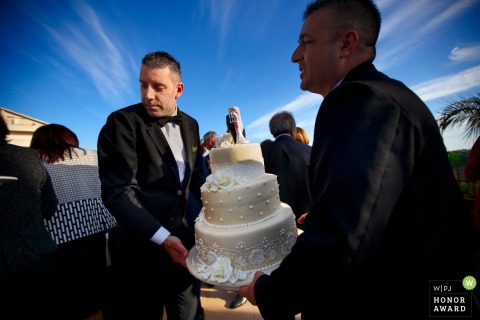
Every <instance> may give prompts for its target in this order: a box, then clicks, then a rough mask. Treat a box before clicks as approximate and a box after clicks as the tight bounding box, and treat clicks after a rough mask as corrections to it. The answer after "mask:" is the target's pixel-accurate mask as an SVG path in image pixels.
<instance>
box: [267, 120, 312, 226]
mask: <svg viewBox="0 0 480 320" xmlns="http://www.w3.org/2000/svg"><path fill="white" fill-rule="evenodd" d="M269 127H270V133H271V134H272V136H273V137H274V138H275V141H273V142H271V143H268V144H266V145H264V147H263V148H262V155H263V159H264V162H265V172H267V173H271V174H275V175H276V176H277V180H278V184H279V189H280V200H281V201H282V202H285V203H286V204H288V205H289V206H290V207H291V208H292V210H293V213H294V214H295V220H298V218H300V216H301V215H302V214H304V213H306V212H308V210H310V207H311V205H312V198H311V195H310V186H309V171H308V166H309V164H310V154H311V152H312V147H311V146H309V145H308V144H302V143H299V142H298V141H296V140H295V136H296V133H297V130H296V128H297V126H296V122H295V118H294V117H293V114H292V113H291V112H288V111H280V112H277V113H276V114H274V115H273V116H272V118H271V119H270V122H269ZM297 227H298V228H299V229H303V225H302V224H300V223H298V221H297Z"/></svg>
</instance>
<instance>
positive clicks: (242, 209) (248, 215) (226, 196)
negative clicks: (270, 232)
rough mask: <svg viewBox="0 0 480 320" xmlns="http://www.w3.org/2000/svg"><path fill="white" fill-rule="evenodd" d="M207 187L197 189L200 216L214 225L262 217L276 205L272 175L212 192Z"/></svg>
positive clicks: (276, 196)
mask: <svg viewBox="0 0 480 320" xmlns="http://www.w3.org/2000/svg"><path fill="white" fill-rule="evenodd" d="M207 186H208V183H207V184H205V185H204V186H202V188H201V193H202V195H201V197H202V203H203V211H204V219H205V221H206V222H207V223H209V224H212V225H215V227H217V228H223V227H231V226H232V225H241V226H246V225H249V224H251V223H252V222H258V221H261V220H265V219H268V216H269V215H271V214H274V213H275V212H277V211H278V210H279V208H280V203H281V202H280V196H279V189H278V182H277V176H276V175H273V174H265V175H264V176H263V177H262V178H260V179H257V180H255V181H253V182H250V183H246V184H237V185H233V186H232V187H231V188H229V189H221V188H220V189H217V190H215V191H212V188H208V187H207Z"/></svg>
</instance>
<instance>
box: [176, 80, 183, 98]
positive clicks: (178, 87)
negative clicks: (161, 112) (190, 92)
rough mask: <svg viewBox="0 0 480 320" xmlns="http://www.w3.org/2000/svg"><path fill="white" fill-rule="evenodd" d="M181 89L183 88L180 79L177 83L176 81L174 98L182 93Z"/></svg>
mask: <svg viewBox="0 0 480 320" xmlns="http://www.w3.org/2000/svg"><path fill="white" fill-rule="evenodd" d="M183 89H184V85H183V82H181V81H180V82H179V83H177V92H176V93H175V99H178V98H180V96H181V95H182V93H183Z"/></svg>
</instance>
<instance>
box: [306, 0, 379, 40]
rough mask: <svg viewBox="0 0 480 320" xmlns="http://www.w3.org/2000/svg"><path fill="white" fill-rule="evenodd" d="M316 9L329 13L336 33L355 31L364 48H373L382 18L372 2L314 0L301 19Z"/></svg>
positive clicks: (364, 0) (358, 0) (362, 0)
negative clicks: (326, 10) (325, 10)
mask: <svg viewBox="0 0 480 320" xmlns="http://www.w3.org/2000/svg"><path fill="white" fill-rule="evenodd" d="M318 9H328V10H330V11H331V15H332V16H333V17H332V21H333V23H334V25H333V28H334V29H335V30H337V32H339V33H342V32H344V31H346V30H348V29H355V30H357V32H358V35H359V37H360V42H361V43H362V44H363V45H364V46H366V47H373V48H375V45H376V43H377V40H378V35H379V34H380V26H381V23H382V18H381V14H380V10H379V9H378V7H377V5H376V4H375V3H374V2H373V1H372V0H316V1H313V2H311V3H309V4H308V5H307V8H306V9H305V12H304V13H303V19H306V18H307V17H308V16H309V15H311V14H312V13H313V12H315V11H317V10H318Z"/></svg>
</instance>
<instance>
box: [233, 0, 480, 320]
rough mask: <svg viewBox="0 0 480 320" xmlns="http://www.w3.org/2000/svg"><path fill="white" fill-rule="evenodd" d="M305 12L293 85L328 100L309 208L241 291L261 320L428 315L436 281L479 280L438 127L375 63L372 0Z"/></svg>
mask: <svg viewBox="0 0 480 320" xmlns="http://www.w3.org/2000/svg"><path fill="white" fill-rule="evenodd" d="M304 17H305V21H304V24H303V27H302V30H301V32H300V36H299V42H298V46H297V48H296V50H295V51H294V53H293V55H292V61H293V62H294V63H298V65H299V69H300V72H301V74H300V78H301V85H300V88H301V89H303V90H308V91H311V92H313V93H317V94H321V95H322V96H323V97H324V100H323V102H322V105H321V107H320V109H319V111H318V114H317V118H316V121H315V131H314V136H313V146H312V155H311V158H310V168H311V170H310V177H311V181H312V183H311V194H312V200H313V205H312V207H311V209H310V211H309V213H308V214H307V216H306V218H305V220H304V232H303V233H302V234H301V235H300V236H299V237H298V239H297V242H296V243H295V245H294V246H293V248H292V250H291V253H290V254H289V255H288V256H287V257H286V258H285V259H284V260H283V261H282V264H281V265H280V266H279V268H277V269H276V270H274V271H273V272H272V273H271V274H270V275H266V274H263V273H262V272H257V273H256V274H255V276H254V279H253V281H252V283H251V284H250V285H249V286H246V287H241V288H240V289H239V292H240V294H241V295H242V296H246V297H247V298H248V300H249V301H250V302H251V303H252V304H254V305H258V308H259V310H260V313H261V314H262V316H263V318H264V319H266V320H268V319H293V318H294V315H295V314H297V313H301V314H302V319H306V320H308V319H347V318H352V319H353V318H368V319H387V318H392V317H397V318H399V319H408V318H411V317H413V316H417V317H421V318H428V317H429V312H430V311H431V309H430V307H431V306H432V303H433V299H432V300H431V295H430V290H432V285H431V281H433V280H445V281H452V282H451V283H450V284H455V285H457V286H459V287H460V288H462V280H463V279H464V278H465V277H467V276H474V277H475V278H476V279H477V281H478V279H479V277H478V270H477V269H476V262H477V261H476V259H477V258H476V252H475V249H476V248H475V247H477V248H478V245H479V243H480V241H479V239H478V238H476V234H475V230H474V227H473V219H472V216H471V214H470V213H469V212H468V211H467V210H466V208H465V201H464V198H463V195H462V193H461V192H460V190H459V187H458V185H457V183H456V180H455V177H454V175H453V171H452V169H451V166H450V162H449V160H448V155H447V152H446V149H445V146H444V144H443V139H442V136H441V134H440V132H439V128H438V125H437V123H436V121H435V118H434V117H433V115H432V114H431V112H430V111H429V109H428V107H427V106H426V105H425V104H424V103H423V102H422V100H421V99H420V98H419V97H418V96H417V95H416V94H415V93H413V92H412V91H411V90H410V89H409V88H407V87H406V86H405V85H404V84H403V83H401V82H399V81H397V80H394V79H391V78H389V77H387V76H386V75H385V74H383V73H381V72H379V71H377V70H376V68H375V67H374V65H373V64H372V61H373V60H374V58H375V54H376V52H375V50H376V49H375V44H376V41H377V38H378V35H379V32H380V21H381V17H380V12H379V10H378V8H377V7H376V5H375V4H374V2H373V1H371V0H317V1H314V2H312V3H310V4H309V5H308V6H307V9H306V11H305V14H304ZM478 287H479V286H478V285H477V288H478ZM477 290H478V289H477ZM463 292H464V294H465V297H468V298H467V299H471V291H469V290H466V289H464V291H463ZM457 298H459V297H458V296H457ZM459 299H460V298H459ZM470 301H471V300H470ZM437 306H438V305H437ZM465 307H466V310H468V311H467V312H466V313H465V314H464V315H461V316H467V315H469V316H470V312H472V308H471V305H469V304H466V305H465ZM473 309H475V308H473ZM457 315H458V314H457ZM478 316H479V315H478V310H474V311H473V317H478Z"/></svg>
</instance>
